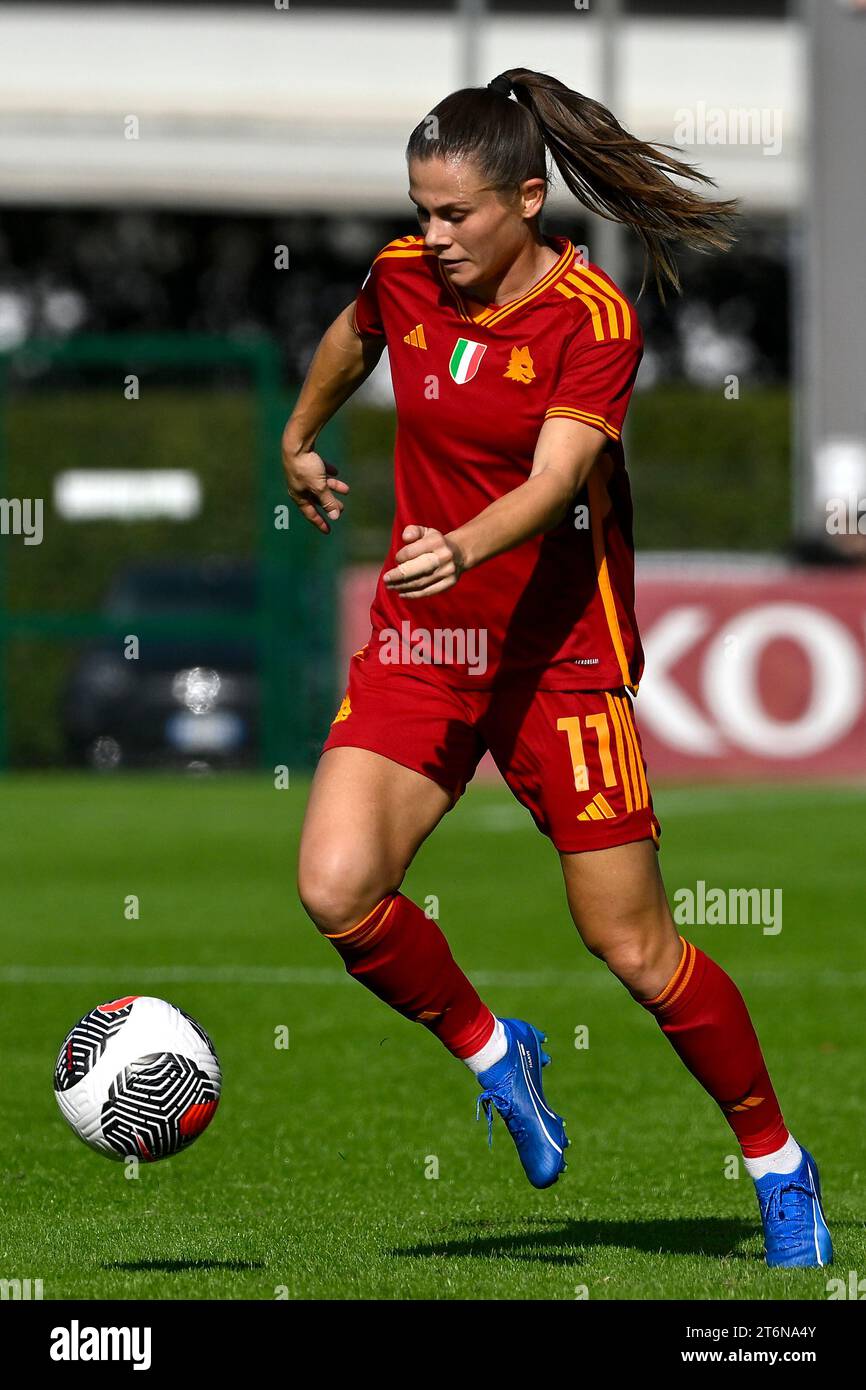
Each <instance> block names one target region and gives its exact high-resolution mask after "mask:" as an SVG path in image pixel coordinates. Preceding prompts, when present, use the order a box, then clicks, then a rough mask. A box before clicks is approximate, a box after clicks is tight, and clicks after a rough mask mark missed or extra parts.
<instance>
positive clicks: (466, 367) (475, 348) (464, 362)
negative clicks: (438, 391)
mask: <svg viewBox="0 0 866 1390" xmlns="http://www.w3.org/2000/svg"><path fill="white" fill-rule="evenodd" d="M486 351H487V344H486V343H473V342H472V341H471V339H469V338H458V339H457V342H456V343H455V344H454V351H453V352H452V354H451V361H450V362H449V363H448V370H449V372H450V373H451V376H452V377H453V378H454V380H455V381H456V382H457V385H458V386H462V385H463V383H464V382H466V381H471V380H472V378H473V377H474V375H475V373H476V372H477V371H478V368H479V365H480V363H481V359H482V357H483V356H484V354H485V352H486Z"/></svg>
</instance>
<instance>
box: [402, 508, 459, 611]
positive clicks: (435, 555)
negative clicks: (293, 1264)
mask: <svg viewBox="0 0 866 1390" xmlns="http://www.w3.org/2000/svg"><path fill="white" fill-rule="evenodd" d="M403 540H404V541H406V542H408V544H406V545H404V546H403V547H402V549H401V550H398V551H397V554H396V555H395V556H394V559H395V560H396V561H397V564H396V567H395V568H394V569H392V570H388V571H387V572H386V574H385V575H384V580H385V587H386V588H388V589H393V591H394V592H395V593H397V594H401V595H402V596H403V598H429V597H430V595H431V594H441V593H442V592H443V590H445V589H450V588H451V587H452V585H454V584H456V583H457V580H458V579H459V578H460V576H461V574H462V573H463V563H464V562H463V556H462V554H461V551H460V547H459V546H458V545H457V544H456V543H455V542H454V541H453V540H450V539H449V537H448V536H443V534H442V532H441V531H437V530H436V528H435V527H434V526H406V527H404V529H403Z"/></svg>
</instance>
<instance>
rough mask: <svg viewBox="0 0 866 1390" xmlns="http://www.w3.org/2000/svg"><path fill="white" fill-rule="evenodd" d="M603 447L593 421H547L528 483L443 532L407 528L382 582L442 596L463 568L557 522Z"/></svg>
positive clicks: (418, 594)
mask: <svg viewBox="0 0 866 1390" xmlns="http://www.w3.org/2000/svg"><path fill="white" fill-rule="evenodd" d="M604 445H605V436H604V435H603V434H602V433H601V432H600V431H599V430H596V429H593V428H592V426H591V425H584V424H581V423H580V422H579V421H577V420H565V419H552V420H546V421H545V423H544V425H543V426H542V428H541V431H540V433H539V436H538V444H537V446H536V449H535V454H534V457H533V462H532V470H531V472H530V474H529V477H528V478H527V479H526V482H525V483H521V485H520V486H519V487H516V488H513V489H512V490H511V491H510V492H507V493H505V495H504V496H502V497H497V499H496V501H495V502H491V504H490V506H489V507H485V508H484V511H483V512H479V513H478V515H477V516H476V517H473V518H472V520H471V521H468V522H467V523H466V524H465V526H459V527H458V528H457V529H456V530H454V531H449V532H448V533H447V535H444V536H443V535H442V533H441V532H440V531H437V530H436V529H435V528H434V527H430V526H420V525H418V526H407V527H406V529H405V530H404V532H403V539H404V540H405V541H406V542H407V544H406V545H405V546H404V547H403V548H402V550H398V552H397V555H396V559H397V562H398V563H397V565H396V567H395V568H394V569H391V570H389V571H388V573H387V574H386V575H385V584H386V585H387V587H388V588H389V589H393V590H395V591H396V592H397V593H400V594H402V595H403V597H404V598H427V597H429V596H430V595H432V594H439V593H442V592H443V590H445V589H450V588H451V586H452V585H454V584H456V583H457V581H458V579H459V578H460V576H461V574H462V573H463V572H464V570H467V569H474V568H475V566H476V565H480V564H483V563H484V561H485V560H490V559H492V558H493V556H494V555H501V554H502V553H503V551H506V550H512V549H513V548H514V547H515V546H517V545H520V544H521V543H522V542H523V541H526V540H530V539H531V538H532V537H533V536H537V535H540V534H541V533H543V532H545V531H549V530H550V529H551V528H552V527H554V526H557V525H559V523H560V522H561V521H562V519H563V517H564V516H565V515H566V513H567V511H568V508H569V506H570V504H571V502H572V500H573V498H574V497H575V495H576V494H577V493H578V492H579V491H580V489H581V488H582V487H583V486H584V484H585V482H586V480H587V478H588V477H589V474H590V472H591V470H592V468H593V467H594V465H595V462H596V459H597V458H598V456H599V454H600V453H601V451H602V449H603V448H604Z"/></svg>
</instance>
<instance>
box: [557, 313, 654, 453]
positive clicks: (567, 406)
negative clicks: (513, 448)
mask: <svg viewBox="0 0 866 1390" xmlns="http://www.w3.org/2000/svg"><path fill="white" fill-rule="evenodd" d="M630 330H631V331H630V333H629V335H628V336H625V335H624V334H622V336H618V337H615V338H614V337H609V336H605V337H603V338H601V339H599V337H598V336H597V323H596V321H595V319H594V318H593V319H592V320H589V319H587V320H586V321H585V322H584V323H583V324H581V325H580V327H579V328H578V329H577V330H576V331H575V333H574V334H573V335H572V337H571V338H570V339H569V341H568V342H567V343H566V344H565V347H564V349H563V353H562V358H561V361H560V365H559V372H558V374H557V377H556V381H555V382H554V384H553V388H552V390H551V393H550V399H549V401H548V406H547V410H546V411H545V414H544V418H545V420H551V419H556V418H565V419H571V420H579V421H581V422H582V423H583V424H585V425H592V426H593V427H594V428H595V429H598V430H601V431H602V433H604V434H606V435H607V436H608V437H609V438H610V439H619V437H620V434H621V431H622V426H623V421H624V420H625V412H626V410H627V408H628V403H629V401H630V400H631V393H632V391H633V389H634V383H635V378H636V376H637V371H638V367H639V366H640V363H641V358H642V357H643V334H642V333H641V331H640V325H639V324H638V321H637V315H636V314H634V311H633V310H632V314H631V323H630ZM620 332H621V333H622V328H620Z"/></svg>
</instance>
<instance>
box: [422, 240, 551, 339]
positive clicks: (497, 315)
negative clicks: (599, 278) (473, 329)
mask: <svg viewBox="0 0 866 1390" xmlns="http://www.w3.org/2000/svg"><path fill="white" fill-rule="evenodd" d="M545 241H546V242H547V244H548V246H552V247H553V249H554V250H560V248H561V254H560V257H559V260H558V261H557V262H556V264H555V265H552V266H551V267H550V270H548V271H547V273H546V274H545V275H543V276H542V277H541V279H540V280H538V281H536V283H535V284H534V285H533V286H532V288H531V289H528V290H527V291H526V293H525V294H522V295H521V296H520V297H519V299H511V300H509V302H508V303H507V304H488V305H486V306H485V307H484V308H483V309H479V310H477V311H476V312H474V313H473V311H472V308H471V306H470V304H469V302H468V300H467V299H466V298H465V296H464V295H463V294H462V292H461V291H460V290H459V289H458V288H457V286H456V285H455V284H453V283H452V282H451V281H450V280H449V279H448V273H447V271H446V270H445V269H444V268H443V266H442V264H441V262H439V261H437V263H436V268H437V270H438V272H439V277H440V279H441V280H442V282H443V284H444V285H445V287H446V288H447V289H448V291H449V293H450V294H451V296H452V298H453V300H454V302H455V305H456V306H457V312H458V314H459V315H460V317H461V318H462V319H464V320H465V321H466V322H467V323H474V324H477V325H478V326H479V327H480V326H482V325H483V326H484V327H485V328H491V327H492V326H493V324H495V323H500V322H501V320H502V319H504V318H507V316H508V315H509V314H513V313H516V312H517V311H518V310H520V309H522V308H523V307H524V306H525V305H527V304H530V303H531V302H532V301H533V300H534V299H537V298H538V297H539V295H542V294H546V293H547V291H548V290H549V289H550V288H551V287H552V286H553V285H555V284H556V282H557V281H558V280H559V279H560V278H561V277H562V276H563V275H564V274H565V273H566V271H568V270H570V269H571V263H572V261H573V260H574V255H575V251H574V247H573V246H572V244H571V242H570V241H569V239H568V237H561V236H551V237H545Z"/></svg>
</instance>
